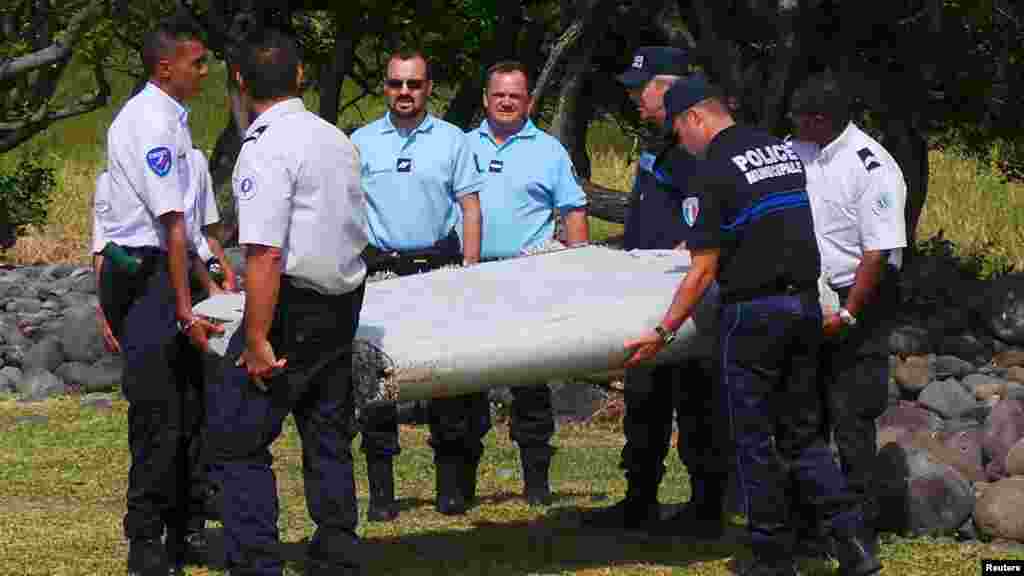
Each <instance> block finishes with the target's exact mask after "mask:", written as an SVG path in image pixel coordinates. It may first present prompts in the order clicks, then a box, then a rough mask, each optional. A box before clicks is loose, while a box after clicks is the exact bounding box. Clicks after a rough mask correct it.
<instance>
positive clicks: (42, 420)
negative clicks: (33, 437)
mask: <svg viewBox="0 0 1024 576" xmlns="http://www.w3.org/2000/svg"><path fill="white" fill-rule="evenodd" d="M49 423H50V418H49V417H47V416H45V415H43V414H28V415H25V416H18V417H17V418H15V419H14V425H15V426H46V425H47V424H49Z"/></svg>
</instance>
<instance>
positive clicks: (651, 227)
mask: <svg viewBox="0 0 1024 576" xmlns="http://www.w3.org/2000/svg"><path fill="white" fill-rule="evenodd" d="M695 169H696V159H695V158H694V157H693V156H692V155H690V154H689V153H687V152H686V150H683V149H682V148H679V147H677V146H674V145H672V144H671V143H669V142H665V143H663V145H662V146H661V147H660V148H652V149H649V150H647V151H644V152H643V153H642V154H641V155H640V160H639V162H638V163H637V171H636V179H635V180H634V181H633V198H632V203H631V204H630V207H629V217H628V218H627V220H626V227H625V231H624V238H623V248H625V249H626V250H656V249H664V250H671V249H673V248H675V247H676V246H678V245H679V243H680V242H685V241H687V240H689V237H690V235H691V234H692V231H693V227H692V224H691V225H688V224H687V223H686V221H685V219H684V214H683V211H682V203H683V199H684V198H685V197H686V196H688V195H689V193H688V192H687V191H688V189H689V179H690V176H692V175H693V173H694V170H695Z"/></svg>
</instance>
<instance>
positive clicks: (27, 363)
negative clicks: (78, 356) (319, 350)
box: [22, 338, 64, 372]
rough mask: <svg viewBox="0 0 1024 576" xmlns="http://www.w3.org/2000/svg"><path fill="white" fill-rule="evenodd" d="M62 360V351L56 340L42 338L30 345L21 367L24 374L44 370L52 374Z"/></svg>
mask: <svg viewBox="0 0 1024 576" xmlns="http://www.w3.org/2000/svg"><path fill="white" fill-rule="evenodd" d="M63 360H64V351H63V350H62V349H61V344H60V341H59V340H57V339H56V338H44V339H42V340H40V341H39V342H36V343H35V344H33V345H32V347H31V348H29V349H28V351H27V352H26V353H25V359H24V360H23V361H22V367H23V368H24V369H25V371H26V372H29V371H32V370H46V371H49V372H53V371H54V370H56V369H57V366H60V364H61V362H62V361H63Z"/></svg>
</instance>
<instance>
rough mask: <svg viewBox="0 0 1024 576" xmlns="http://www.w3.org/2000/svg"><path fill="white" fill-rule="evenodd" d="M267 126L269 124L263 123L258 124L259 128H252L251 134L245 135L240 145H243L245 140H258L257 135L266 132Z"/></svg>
mask: <svg viewBox="0 0 1024 576" xmlns="http://www.w3.org/2000/svg"><path fill="white" fill-rule="evenodd" d="M268 126H270V125H269V124H264V125H263V126H260V127H259V128H257V129H255V130H253V131H252V134H250V135H249V136H246V137H245V139H244V140H242V145H243V146H244V145H245V143H246V142H255V141H256V140H258V139H259V137H260V136H262V135H263V133H264V132H266V130H267V127H268Z"/></svg>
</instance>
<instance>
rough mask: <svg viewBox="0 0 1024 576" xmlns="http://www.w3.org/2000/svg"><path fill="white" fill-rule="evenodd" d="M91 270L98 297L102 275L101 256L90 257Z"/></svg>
mask: <svg viewBox="0 0 1024 576" xmlns="http://www.w3.org/2000/svg"><path fill="white" fill-rule="evenodd" d="M92 270H93V274H94V275H95V276H96V294H97V295H99V294H100V286H101V285H102V283H103V282H102V281H101V280H100V277H101V275H102V274H103V254H93V255H92Z"/></svg>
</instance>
